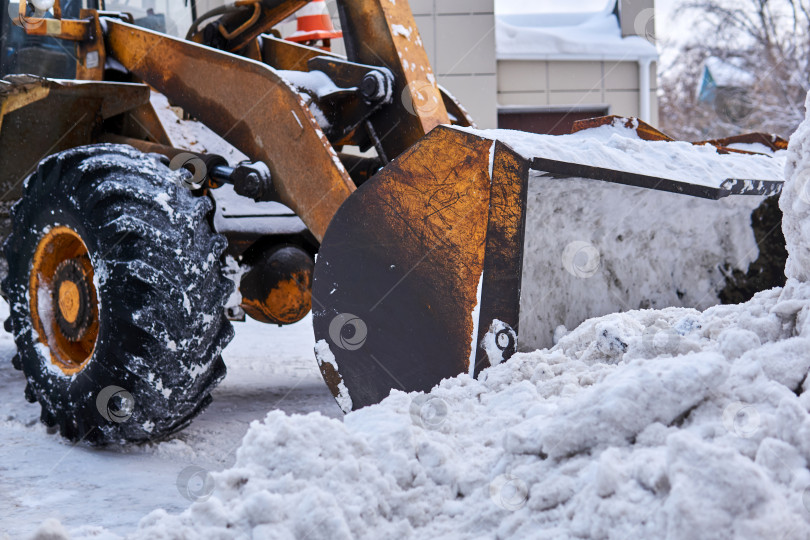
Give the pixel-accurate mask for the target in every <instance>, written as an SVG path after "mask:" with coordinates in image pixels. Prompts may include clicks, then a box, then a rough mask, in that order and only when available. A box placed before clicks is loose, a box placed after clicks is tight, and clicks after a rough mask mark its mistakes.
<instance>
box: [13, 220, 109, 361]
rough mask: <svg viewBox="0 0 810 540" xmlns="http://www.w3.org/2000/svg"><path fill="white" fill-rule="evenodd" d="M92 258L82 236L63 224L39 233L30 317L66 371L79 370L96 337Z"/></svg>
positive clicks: (42, 340)
mask: <svg viewBox="0 0 810 540" xmlns="http://www.w3.org/2000/svg"><path fill="white" fill-rule="evenodd" d="M93 275H94V274H93V264H92V262H91V261H90V253H89V252H88V250H87V246H86V245H85V243H84V241H83V240H82V238H81V236H79V234H78V233H77V232H76V231H74V230H73V229H71V228H69V227H65V226H58V227H54V228H53V229H51V230H50V231H48V232H47V233H46V234H45V235H44V236H43V237H42V239H40V241H39V244H38V245H37V249H36V251H35V252H34V258H33V261H32V264H31V276H30V281H29V298H30V308H31V319H32V321H33V324H34V329H35V330H36V331H37V333H38V334H39V341H40V342H41V343H42V344H43V345H45V346H46V347H47V348H48V350H49V351H50V355H51V362H53V364H54V365H55V366H56V367H58V368H59V369H60V370H62V372H63V373H64V374H65V375H73V374H74V373H78V372H79V371H81V370H82V369H84V367H85V366H86V365H87V363H88V362H89V361H90V358H91V357H92V356H93V351H94V350H95V348H96V339H97V338H98V294H97V292H96V287H95V284H94V283H93Z"/></svg>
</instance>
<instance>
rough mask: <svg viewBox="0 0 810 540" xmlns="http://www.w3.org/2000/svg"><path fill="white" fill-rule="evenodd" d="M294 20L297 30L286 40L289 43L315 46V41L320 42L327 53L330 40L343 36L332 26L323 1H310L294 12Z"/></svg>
mask: <svg viewBox="0 0 810 540" xmlns="http://www.w3.org/2000/svg"><path fill="white" fill-rule="evenodd" d="M295 20H296V23H297V24H298V30H296V31H295V32H294V33H293V34H291V35H290V36H288V37H287V38H286V39H287V40H289V41H294V42H296V43H305V44H307V45H315V43H316V42H317V41H319V40H322V41H323V46H322V47H321V48H322V49H324V50H327V51H328V50H329V49H330V46H331V40H332V39H335V38H339V37H342V36H343V32H339V31H337V30H335V27H334V26H332V18H331V17H330V16H329V10H328V9H326V2H325V1H324V0H311V1H310V2H309V3H308V4H307V5H305V6H304V7H302V8H301V9H299V10H298V11H297V12H296V14H295Z"/></svg>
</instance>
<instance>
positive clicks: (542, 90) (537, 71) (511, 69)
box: [498, 60, 658, 125]
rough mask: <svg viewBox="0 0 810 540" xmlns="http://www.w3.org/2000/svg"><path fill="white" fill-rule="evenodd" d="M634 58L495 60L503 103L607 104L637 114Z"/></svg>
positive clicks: (653, 79) (654, 105) (613, 110)
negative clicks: (630, 60)
mask: <svg viewBox="0 0 810 540" xmlns="http://www.w3.org/2000/svg"><path fill="white" fill-rule="evenodd" d="M639 79H640V77H639V67H638V63H637V62H615V61H545V60H500V61H498V104H499V105H500V106H501V108H502V109H505V110H508V109H509V108H510V107H515V108H518V107H520V108H521V109H527V108H538V109H543V108H546V109H549V110H553V109H560V108H587V107H594V108H596V107H600V106H605V107H606V108H607V109H608V112H609V114H618V115H621V116H639V114H640V109H639V101H640V100H639V87H640V81H639ZM657 79H658V77H657V66H656V64H655V63H653V64H652V65H651V66H650V83H651V89H650V103H651V116H652V117H651V123H652V124H653V125H657V123H658V99H657V91H658V85H657Z"/></svg>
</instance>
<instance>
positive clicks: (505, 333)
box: [312, 119, 786, 412]
mask: <svg viewBox="0 0 810 540" xmlns="http://www.w3.org/2000/svg"><path fill="white" fill-rule="evenodd" d="M626 123H627V122H626V120H625V119H621V120H620V121H619V120H616V119H607V120H603V121H599V122H593V126H592V128H591V130H596V131H591V132H590V133H579V134H572V135H568V136H563V137H552V138H549V137H548V136H546V138H543V137H542V136H541V138H539V139H532V137H534V136H532V135H530V134H524V133H518V132H508V131H492V132H487V131H483V132H482V131H475V130H469V129H459V128H448V127H443V126H440V127H438V128H436V129H434V130H433V131H432V132H431V133H429V134H428V135H427V136H426V137H424V138H423V139H422V140H421V141H420V142H418V143H417V144H416V145H414V146H413V147H412V148H410V149H409V150H407V151H406V152H404V153H403V154H402V155H401V156H400V157H399V158H397V159H396V160H394V161H393V162H391V163H390V164H389V165H388V166H387V167H386V168H384V169H383V170H382V171H381V172H379V173H378V174H377V175H376V176H375V177H373V178H372V179H371V180H369V181H368V182H366V183H365V184H363V185H362V186H361V187H360V188H359V189H358V190H357V191H356V192H355V193H354V194H353V195H352V196H351V197H350V198H349V199H348V200H347V201H346V202H345V203H344V204H343V205H342V206H341V208H340V209H339V210H338V212H337V214H336V215H335V217H334V218H333V221H332V222H331V224H330V226H329V228H328V230H327V232H326V235H325V237H324V241H323V243H322V245H321V249H320V252H319V254H318V259H317V263H316V269H315V275H314V284H313V298H312V302H313V321H314V327H315V337H316V341H317V344H316V356H317V358H318V362H319V365H320V369H321V372H322V374H323V376H324V379H325V380H326V382H327V384H328V385H329V387H330V389H331V390H332V393H333V395H334V396H335V397H336V399H337V401H338V403H339V404H340V405H341V407H342V408H343V410H344V411H347V412H348V411H349V410H353V409H357V408H359V407H363V406H365V405H369V404H373V403H377V402H379V401H381V400H382V399H384V398H385V397H386V396H387V395H388V393H389V392H390V390H391V389H394V388H396V389H400V390H403V391H408V392H410V391H427V390H429V389H430V388H432V387H433V386H435V385H436V384H438V383H439V382H440V381H441V380H442V379H444V378H448V377H453V376H457V375H459V374H461V373H469V374H470V375H472V376H477V375H478V374H479V373H480V372H481V371H482V370H483V369H485V368H487V367H489V366H491V365H495V364H498V363H500V362H502V361H504V360H507V359H508V358H509V357H510V356H511V355H512V354H513V353H514V352H515V351H516V350H521V349H534V348H543V347H550V346H552V345H554V343H555V338H559V337H560V336H561V335H563V334H564V332H565V329H566V328H568V329H572V328H574V327H576V326H578V325H579V324H580V323H582V322H583V321H585V320H586V319H589V318H592V317H597V316H600V315H605V314H608V313H613V312H616V311H628V310H634V309H645V308H664V307H668V306H679V307H693V308H700V309H706V308H708V307H710V306H712V305H715V304H718V303H720V302H721V301H722V300H723V298H724V296H723V295H724V294H726V295H727V296H726V297H727V298H734V296H733V294H731V293H729V292H728V291H727V289H728V287H729V286H730V284H731V283H732V282H733V281H734V280H735V279H739V280H742V281H744V277H745V276H746V275H749V276H753V278H752V279H753V281H754V282H756V285H755V290H762V289H766V288H770V287H773V286H776V285H778V284H779V283H770V282H768V281H767V279H764V278H765V277H768V278H769V279H770V278H773V279H776V280H778V278H779V275H776V274H780V273H781V269H782V268H784V257H785V256H786V254H785V253H784V241H783V239H782V240H781V241H780V240H779V239H778V238H777V237H778V233H779V232H780V219H781V217H780V216H779V215H778V207H777V205H776V204H774V199H773V197H774V196H775V195H778V193H779V192H780V190H781V187H782V182H781V180H779V178H780V177H781V162H780V159H781V158H779V159H777V158H776V157H769V156H763V155H754V154H750V153H748V152H742V153H738V152H728V151H726V150H727V149H725V148H723V147H719V146H720V145H717V146H718V147H716V146H715V145H711V144H709V145H703V146H693V145H691V144H690V143H683V142H675V141H671V139H669V138H668V137H666V136H665V135H663V134H662V135H661V136H659V135H658V133H656V132H655V131H652V130H651V129H650V130H644V132H643V133H639V131H638V127H639V124H637V123H636V122H635V121H632V122H630V125H625V124H626ZM600 130H601V131H600ZM586 131H587V129H586ZM518 152H519V153H518ZM533 152H537V153H533ZM763 208H765V209H766V210H767V211H763ZM768 209H770V210H768ZM757 212H759V214H757ZM768 212H770V213H768ZM753 216H758V217H753ZM763 216H764V217H763ZM780 242H781V246H780V245H779V244H780ZM780 249H781V251H782V254H781V255H780V254H779V250H780ZM780 257H781V259H780ZM763 260H766V261H767V260H770V261H776V263H775V264H771V266H773V268H776V269H777V270H779V271H777V272H772V271H771V270H773V269H772V268H766V267H765V265H764V263H762V261H763ZM758 265H759V266H758ZM746 273H747V274H746ZM656 324H657V323H656ZM662 324H663V323H662ZM692 324H693V321H691V320H690V319H688V317H685V318H684V320H682V321H680V322H679V323H678V325H676V326H675V327H665V326H666V325H663V326H661V328H660V330H661V335H660V336H655V335H651V336H650V339H649V340H648V342H644V343H641V344H634V345H633V346H637V347H642V348H644V347H647V348H650V347H652V348H656V347H658V348H660V347H665V348H666V347H669V348H671V349H672V350H671V351H669V350H668V352H670V353H672V354H673V355H674V354H677V352H678V346H679V345H678V343H679V338H678V336H679V335H683V334H684V333H686V332H688V331H689V330H690V328H692V326H690V325H692ZM695 324H696V323H695ZM656 328H657V327H656ZM518 330H520V333H519V332H518ZM601 334H602V337H603V338H604V339H603V340H602V341H600V342H599V343H595V344H593V347H592V348H593V352H592V353H589V354H594V355H596V356H597V357H599V358H602V359H605V358H608V357H611V356H616V357H618V356H620V355H621V354H623V353H624V352H626V351H627V349H628V347H629V346H630V345H631V344H628V343H627V342H625V341H623V340H622V337H621V329H615V328H608V327H605V328H604V329H602V330H601ZM518 337H519V338H520V339H519V343H518ZM600 339H601V338H600ZM661 342H663V343H661ZM655 352H656V353H658V354H659V355H660V354H663V353H664V352H667V351H660V350H657V349H656V351H655Z"/></svg>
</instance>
